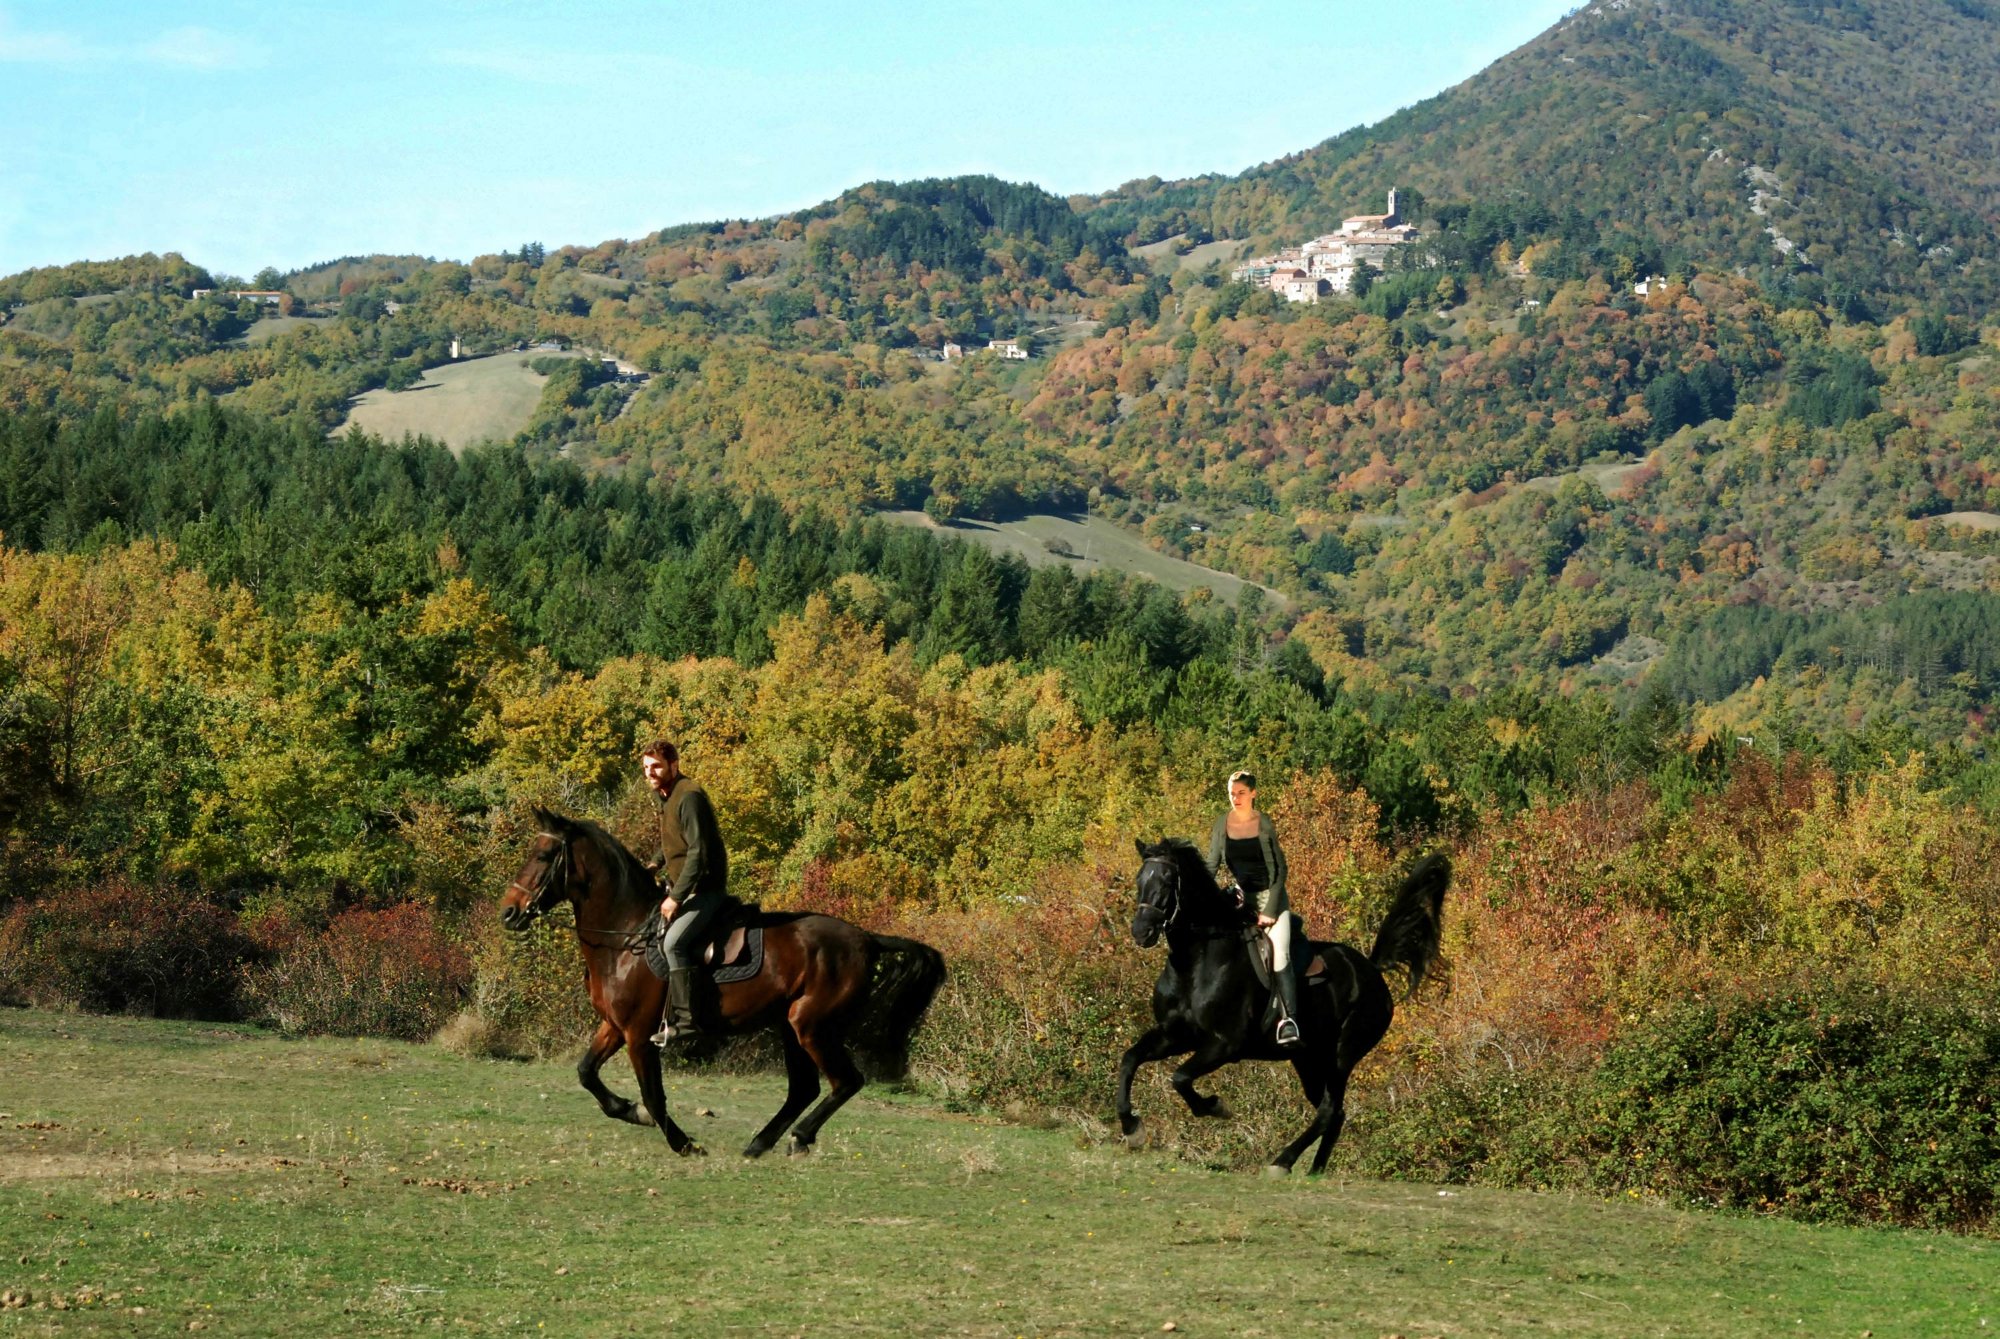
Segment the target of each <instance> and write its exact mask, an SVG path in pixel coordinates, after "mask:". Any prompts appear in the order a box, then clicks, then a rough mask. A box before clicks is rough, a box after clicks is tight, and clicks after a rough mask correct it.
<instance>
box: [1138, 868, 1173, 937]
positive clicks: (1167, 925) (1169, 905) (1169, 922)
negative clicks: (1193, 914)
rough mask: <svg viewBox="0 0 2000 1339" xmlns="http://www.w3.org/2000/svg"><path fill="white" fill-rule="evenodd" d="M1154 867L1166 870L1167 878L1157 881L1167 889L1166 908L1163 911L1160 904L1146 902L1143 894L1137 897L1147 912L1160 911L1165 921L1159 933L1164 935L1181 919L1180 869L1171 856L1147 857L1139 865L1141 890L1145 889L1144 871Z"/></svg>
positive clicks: (1161, 924) (1161, 923)
mask: <svg viewBox="0 0 2000 1339" xmlns="http://www.w3.org/2000/svg"><path fill="white" fill-rule="evenodd" d="M1154 865H1161V866H1164V867H1165V868H1166V872H1167V875H1168V877H1167V878H1166V879H1164V880H1159V881H1158V882H1162V883H1164V884H1165V885H1166V888H1167V901H1166V906H1165V907H1164V909H1163V908H1162V907H1161V906H1160V904H1158V903H1156V902H1150V901H1147V900H1146V896H1145V894H1144V893H1143V892H1141V894H1140V896H1139V905H1140V906H1142V907H1145V908H1146V909H1147V910H1149V911H1160V912H1161V914H1163V915H1164V916H1165V917H1166V919H1165V920H1163V921H1162V922H1160V933H1161V934H1165V933H1167V932H1168V931H1169V930H1171V929H1173V928H1174V923H1175V922H1176V921H1178V920H1180V918H1181V867H1180V863H1179V862H1178V861H1176V860H1175V859H1174V858H1173V857H1172V856H1168V855H1150V856H1147V857H1146V858H1145V860H1144V861H1142V862H1141V863H1140V865H1139V885H1140V887H1141V888H1142V889H1143V888H1144V887H1145V882H1146V871H1147V870H1148V869H1149V868H1151V867H1152V866H1154Z"/></svg>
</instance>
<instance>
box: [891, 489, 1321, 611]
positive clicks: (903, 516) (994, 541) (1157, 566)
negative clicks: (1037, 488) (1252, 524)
mask: <svg viewBox="0 0 2000 1339" xmlns="http://www.w3.org/2000/svg"><path fill="white" fill-rule="evenodd" d="M882 516H883V519H885V520H890V521H894V522H896V523H897V524H898V525H914V526H919V527H922V528H925V529H928V530H931V531H934V532H935V533H937V534H939V535H942V536H947V537H950V538H956V539H969V540H971V541H972V542H973V543H975V544H983V545H985V546H986V547H987V548H989V549H992V550H993V551H994V552H995V553H1003V554H1011V555H1013V556H1014V557H1016V558H1020V559H1022V560H1023V561H1025V562H1026V563H1027V564H1028V566H1030V567H1053V566H1055V565H1056V564H1058V563H1061V564H1064V565H1066V566H1068V567H1069V569H1070V570H1071V571H1073V572H1075V573H1076V574H1077V575H1078V576H1088V575H1089V574H1090V573H1092V572H1096V571H1101V570H1104V569H1109V570H1111V571H1114V572H1127V573H1130V574H1132V575H1133V576H1142V577H1146V578H1147V579H1149V580H1152V581H1157V582H1159V583H1160V584H1161V585H1162V586H1165V587H1166V588H1167V589H1169V590H1176V591H1191V590H1193V589H1195V588H1196V587H1197V586H1206V587H1207V588H1208V589H1209V590H1211V591H1214V592H1215V595H1216V598H1218V599H1220V600H1221V601H1223V602H1224V603H1225V604H1231V603H1234V602H1235V600H1236V598H1237V597H1238V596H1239V595H1241V594H1242V593H1243V588H1244V587H1245V586H1247V585H1249V584H1251V583H1249V582H1247V581H1245V580H1243V578H1241V577H1238V576H1232V575H1231V574H1229V573H1228V572H1218V571H1216V570H1215V569H1214V568H1212V567H1202V566H1200V565H1199V564H1196V563H1191V562H1188V561H1187V560H1186V559H1184V558H1176V557H1174V556H1172V555H1171V554H1166V553H1161V552H1160V551H1159V550H1158V549H1155V548H1153V547H1151V546H1150V545H1148V544H1147V543H1146V541H1145V540H1143V539H1141V538H1139V537H1138V536H1137V535H1135V534H1133V533H1132V532H1131V531H1130V530H1127V529H1125V528H1123V527H1122V526H1120V525H1118V524H1117V523H1116V522H1114V521H1107V520H1105V519H1104V518H1103V517H1101V516H1058V515H1054V514H1052V513H1036V514H1034V515H1031V516H1020V517H1016V518H1015V519H1013V520H1008V521H981V520H974V519H972V518H970V517H960V518H958V519H957V520H954V521H952V522H951V523H950V524H949V525H939V524H937V523H936V522H935V521H933V520H931V518H930V517H928V516H926V515H925V514H924V513H923V512H920V511H885V512H883V513H882ZM1050 544H1056V545H1060V546H1061V547H1060V550H1058V549H1052V548H1050V547H1049V545H1050ZM1264 594H1265V596H1266V597H1267V598H1268V599H1270V600H1271V601H1272V602H1273V603H1275V604H1277V605H1279V606H1281V607H1282V606H1284V605H1287V604H1289V603H1290V601H1289V600H1288V599H1286V597H1285V596H1284V595H1282V594H1280V593H1279V592H1277V591H1274V590H1271V589H1270V588H1269V587H1265V588H1264Z"/></svg>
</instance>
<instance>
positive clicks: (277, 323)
mask: <svg viewBox="0 0 2000 1339" xmlns="http://www.w3.org/2000/svg"><path fill="white" fill-rule="evenodd" d="M332 319H333V318H332V317H330V316H260V317H259V318H257V320H256V321H255V322H254V323H252V325H251V326H250V328H249V329H248V330H246V331H244V332H243V337H242V338H241V339H239V340H238V341H237V343H239V344H248V345H251V346H253V347H254V346H255V345H258V344H269V343H270V342H271V341H272V340H274V339H276V338H277V337H278V336H280V335H288V334H290V333H291V332H293V331H294V330H306V329H310V328H311V327H313V326H316V325H325V324H327V323H328V322H329V321H331V320H332Z"/></svg>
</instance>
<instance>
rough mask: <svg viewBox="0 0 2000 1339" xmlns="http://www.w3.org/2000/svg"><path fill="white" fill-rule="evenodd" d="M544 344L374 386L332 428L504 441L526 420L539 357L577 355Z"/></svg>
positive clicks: (391, 436) (535, 394)
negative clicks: (404, 386)
mask: <svg viewBox="0 0 2000 1339" xmlns="http://www.w3.org/2000/svg"><path fill="white" fill-rule="evenodd" d="M583 356H584V355H582V354H580V353H574V352H571V353H557V352H552V351H550V350H546V349H533V350H528V351H526V352H513V351H510V352H507V353H496V354H491V355H488V356H487V357H484V358H467V359H465V360H464V361H462V362H456V363H447V364H445V365H444V366H441V367H433V368H431V369H430V370H429V371H427V372H425V373H424V376H423V380H421V381H419V382H418V383H417V384H416V385H414V386H412V387H411V388H410V389H408V390H406V391H390V390H372V391H369V392H368V393H367V394H365V395H363V396H361V397H360V398H358V399H356V400H355V401H354V404H353V407H352V408H351V409H350V410H349V411H348V415H347V421H346V422H345V423H343V424H341V426H340V427H338V428H336V429H335V430H334V431H336V432H346V431H349V430H350V429H358V430H360V431H362V432H371V433H374V434H375V435H376V436H378V437H380V438H382V439H383V440H385V441H401V440H402V439H403V437H404V436H406V435H407V436H412V437H430V438H432V439H434V440H436V441H440V442H443V443H444V444H445V445H446V446H449V447H450V448H451V449H452V450H454V451H462V450H464V449H465V448H466V447H468V446H473V445H476V444H477V443H479V442H504V441H506V440H508V439H509V438H511V437H513V436H514V434H516V433H518V432H519V431H521V429H522V428H524V427H526V426H527V425H528V419H529V417H530V416H531V415H532V414H533V413H534V412H535V405H536V403H537V402H538V401H539V400H540V399H541V396H542V385H543V383H545V382H546V381H547V380H548V378H547V377H545V376H542V375H541V374H540V373H538V372H536V371H535V370H534V368H533V367H532V366H530V364H532V363H533V361H534V360H535V359H537V358H551V357H554V358H571V357H575V358H580V357H583Z"/></svg>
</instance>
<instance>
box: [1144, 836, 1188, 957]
mask: <svg viewBox="0 0 2000 1339" xmlns="http://www.w3.org/2000/svg"><path fill="white" fill-rule="evenodd" d="M1136 845H1137V846H1138V848H1139V909H1138V910H1137V911H1136V912H1135V913H1134V914H1133V916H1132V939H1133V942H1135V943H1137V944H1138V945H1139V947H1140V948H1151V947H1152V946H1153V945H1154V944H1155V943H1157V942H1159V938H1160V935H1161V934H1162V933H1163V932H1165V931H1167V930H1169V929H1172V928H1173V924H1174V922H1175V921H1177V920H1179V919H1180V914H1181V861H1180V856H1179V853H1178V852H1177V851H1176V850H1175V849H1174V848H1173V847H1172V846H1170V845H1168V844H1166V843H1164V842H1156V843H1153V844H1151V845H1148V844H1147V843H1145V842H1138V843H1136Z"/></svg>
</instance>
